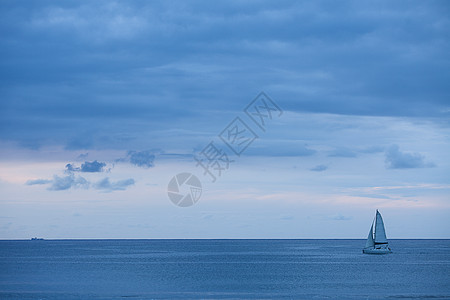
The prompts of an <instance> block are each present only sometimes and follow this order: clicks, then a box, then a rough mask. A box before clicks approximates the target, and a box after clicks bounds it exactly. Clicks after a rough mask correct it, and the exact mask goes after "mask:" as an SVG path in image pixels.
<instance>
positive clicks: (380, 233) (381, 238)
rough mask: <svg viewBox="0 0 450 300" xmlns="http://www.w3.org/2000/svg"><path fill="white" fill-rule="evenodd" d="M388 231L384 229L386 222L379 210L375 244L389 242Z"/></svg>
mask: <svg viewBox="0 0 450 300" xmlns="http://www.w3.org/2000/svg"><path fill="white" fill-rule="evenodd" d="M387 243H388V241H387V238H386V231H385V230H384V223H383V218H382V217H381V214H380V213H379V212H378V210H377V216H376V221H375V244H387Z"/></svg>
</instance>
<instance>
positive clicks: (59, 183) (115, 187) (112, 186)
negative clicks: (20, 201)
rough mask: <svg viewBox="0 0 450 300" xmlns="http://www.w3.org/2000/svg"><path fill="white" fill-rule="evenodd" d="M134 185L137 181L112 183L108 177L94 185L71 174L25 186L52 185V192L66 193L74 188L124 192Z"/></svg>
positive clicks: (129, 180) (30, 181)
mask: <svg viewBox="0 0 450 300" xmlns="http://www.w3.org/2000/svg"><path fill="white" fill-rule="evenodd" d="M134 183H135V181H134V179H132V178H129V179H125V180H119V181H115V182H111V181H110V180H109V178H108V177H105V178H103V179H102V180H100V181H98V182H96V183H94V184H91V182H89V181H88V180H87V179H85V178H83V177H81V176H75V175H74V174H69V175H67V176H63V177H60V176H58V175H54V176H53V180H47V179H34V180H28V181H27V182H26V183H25V184H26V185H35V184H51V185H50V186H49V187H48V190H50V191H64V190H68V189H72V188H84V189H88V188H94V189H96V190H103V191H119V190H120V191H123V190H126V188H127V187H129V186H131V185H133V184H134Z"/></svg>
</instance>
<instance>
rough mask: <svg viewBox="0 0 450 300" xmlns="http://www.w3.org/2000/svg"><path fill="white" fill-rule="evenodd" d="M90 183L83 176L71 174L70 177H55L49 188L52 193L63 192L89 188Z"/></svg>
mask: <svg viewBox="0 0 450 300" xmlns="http://www.w3.org/2000/svg"><path fill="white" fill-rule="evenodd" d="M88 187H89V182H88V181H87V180H86V179H84V178H83V177H81V176H75V175H73V174H70V175H68V176H64V177H59V176H58V175H55V176H53V180H52V181H51V186H50V187H49V188H48V189H49V190H51V191H63V190H68V189H70V188H85V189H86V188H88Z"/></svg>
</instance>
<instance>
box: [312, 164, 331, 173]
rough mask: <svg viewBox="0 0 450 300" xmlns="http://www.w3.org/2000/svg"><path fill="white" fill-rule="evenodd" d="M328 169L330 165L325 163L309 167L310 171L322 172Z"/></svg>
mask: <svg viewBox="0 0 450 300" xmlns="http://www.w3.org/2000/svg"><path fill="white" fill-rule="evenodd" d="M327 169H328V166H325V165H317V166H315V167H314V168H311V169H309V170H310V171H315V172H322V171H325V170H327Z"/></svg>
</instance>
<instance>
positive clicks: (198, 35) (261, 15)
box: [0, 1, 450, 150]
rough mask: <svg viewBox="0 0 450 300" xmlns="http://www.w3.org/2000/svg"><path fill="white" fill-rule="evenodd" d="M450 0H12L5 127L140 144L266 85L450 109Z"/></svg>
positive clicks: (397, 106) (35, 141) (377, 105)
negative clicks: (340, 0) (341, 0)
mask: <svg viewBox="0 0 450 300" xmlns="http://www.w3.org/2000/svg"><path fill="white" fill-rule="evenodd" d="M442 3H443V2H441V1H436V2H431V3H428V4H427V5H423V4H422V2H420V1H411V2H410V3H409V5H408V9H407V10H405V9H404V4H402V3H397V2H384V5H381V6H376V5H374V4H373V3H367V2H360V1H349V2H346V4H345V5H334V6H333V12H330V13H322V12H323V11H326V9H327V3H326V2H315V3H310V4H305V3H303V2H296V1H276V2H264V1H262V2H258V3H257V4H253V5H248V4H244V3H241V2H234V1H231V2H226V3H224V4H220V5H217V4H215V5H210V3H209V2H207V1H199V2H189V3H183V4H182V5H180V3H176V2H175V3H172V2H167V1H152V2H143V3H139V4H138V3H136V2H117V3H114V4H112V3H110V2H108V1H95V2H89V3H84V2H83V3H79V2H59V3H42V4H40V5H27V6H24V5H22V4H20V2H11V3H9V2H8V3H4V2H1V3H0V5H1V7H0V28H2V31H1V33H2V35H1V37H2V38H1V39H0V49H2V58H3V59H2V65H1V70H2V71H1V72H0V85H1V87H2V89H3V93H2V96H3V99H2V100H3V101H1V103H0V106H1V107H0V128H1V129H2V130H1V131H0V139H2V140H11V141H15V142H17V143H18V144H20V145H22V146H26V147H33V148H35V149H38V148H39V147H40V146H41V145H45V144H48V143H57V144H60V145H66V148H67V149H72V150H73V149H92V148H96V149H97V148H102V149H104V148H108V149H110V148H115V149H120V150H125V149H133V148H136V149H138V148H141V147H147V145H144V146H143V145H142V140H140V138H141V139H144V137H143V136H144V135H145V134H146V133H147V132H148V129H149V128H151V129H152V130H153V131H155V132H159V133H162V134H161V135H163V134H165V133H166V132H167V131H166V130H168V129H171V128H183V126H190V127H189V129H190V130H192V131H199V129H200V126H201V125H200V124H204V123H203V121H205V120H207V118H209V117H210V116H211V114H210V112H211V111H215V112H217V111H221V112H226V111H234V112H236V111H240V110H241V109H242V101H243V97H245V99H247V97H252V96H253V95H254V94H255V91H259V90H260V89H262V88H264V89H267V92H268V93H269V94H270V95H272V96H273V97H275V98H276V99H280V101H281V99H282V103H280V105H282V106H283V108H284V109H285V110H286V111H297V112H298V111H300V112H305V111H306V112H321V113H323V112H324V113H333V114H353V115H365V116H366V115H376V116H379V115H395V116H399V115H400V116H419V117H421V116H433V117H438V118H441V119H444V120H445V119H448V116H449V112H448V94H449V89H450V86H449V85H448V84H447V82H448V77H449V74H450V69H449V68H448V66H447V65H446V63H440V62H447V61H448V53H449V52H450V51H449V49H450V43H449V42H448V39H447V38H446V37H447V36H448V34H449V30H450V29H449V28H450V26H447V25H448V8H447V7H446V5H445V4H442ZM436 24H439V26H437V25H436ZM412 33H413V34H412ZM55 45H56V46H55ZM99 58H101V59H99ZM80 62H83V63H80ZM368 70H370V72H369V71H368ZM205 87H207V88H205ZM105 99H108V101H105ZM199 108H201V109H199ZM202 118H203V119H202ZM105 124H108V126H105ZM213 133H214V132H213ZM157 137H159V136H157ZM145 138H147V137H145ZM124 140H127V141H129V142H127V143H124V142H123V141H124ZM148 140H149V139H148ZM131 142H133V143H134V144H133V145H130V143H131ZM153 144H154V142H153ZM165 146H166V145H160V144H158V145H156V147H161V148H166V147H165ZM189 147H191V146H189ZM183 150H185V149H183Z"/></svg>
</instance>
